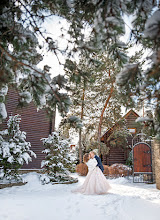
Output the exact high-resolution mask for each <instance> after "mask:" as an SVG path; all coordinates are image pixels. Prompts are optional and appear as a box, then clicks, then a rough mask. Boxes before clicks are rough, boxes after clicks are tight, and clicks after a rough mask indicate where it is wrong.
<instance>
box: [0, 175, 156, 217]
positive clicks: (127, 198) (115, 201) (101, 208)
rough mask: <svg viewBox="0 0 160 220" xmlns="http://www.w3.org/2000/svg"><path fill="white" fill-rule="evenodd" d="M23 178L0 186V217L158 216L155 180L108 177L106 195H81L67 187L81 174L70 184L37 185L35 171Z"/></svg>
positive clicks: (75, 185)
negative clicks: (19, 183)
mask: <svg viewBox="0 0 160 220" xmlns="http://www.w3.org/2000/svg"><path fill="white" fill-rule="evenodd" d="M74 176H76V177H77V175H76V174H75V175H74ZM25 178H26V180H27V181H28V184H26V185H24V186H20V187H12V188H6V189H1V190H0V220H89V219H92V220H95V219H96V220H97V219H98V220H105V219H106V220H142V219H145V220H159V219H160V191H159V190H157V189H156V188H155V184H153V185H148V184H141V183H139V184H135V183H132V179H130V180H127V179H125V178H118V179H113V180H109V183H110V184H111V186H112V190H110V193H109V194H107V195H82V194H73V193H71V190H72V189H74V188H76V187H77V186H79V185H81V184H82V183H83V181H84V179H85V177H78V178H79V182H78V183H76V184H71V185H63V184H59V185H51V184H48V185H41V184H40V182H39V179H38V174H36V173H30V174H27V175H25Z"/></svg>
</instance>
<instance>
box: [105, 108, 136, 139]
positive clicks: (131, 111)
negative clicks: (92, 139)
mask: <svg viewBox="0 0 160 220" xmlns="http://www.w3.org/2000/svg"><path fill="white" fill-rule="evenodd" d="M131 114H134V115H135V116H136V117H137V118H138V117H140V116H139V115H138V114H137V113H136V112H135V111H134V110H133V109H131V110H130V111H129V112H127V113H126V114H125V115H124V116H122V118H120V119H119V120H118V121H117V122H116V123H115V124H114V125H113V126H112V127H110V128H109V129H108V130H107V131H106V132H105V133H104V134H103V135H102V136H101V141H102V142H103V141H104V136H105V135H106V134H107V133H108V132H109V131H111V130H113V128H114V127H115V126H116V125H117V124H118V122H119V121H120V120H122V119H124V118H125V119H126V118H128V116H129V115H131Z"/></svg>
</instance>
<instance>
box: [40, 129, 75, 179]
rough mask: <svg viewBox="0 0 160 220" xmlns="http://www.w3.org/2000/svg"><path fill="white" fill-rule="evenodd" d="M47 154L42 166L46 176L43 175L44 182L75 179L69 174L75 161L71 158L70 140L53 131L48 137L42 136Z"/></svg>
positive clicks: (44, 151)
mask: <svg viewBox="0 0 160 220" xmlns="http://www.w3.org/2000/svg"><path fill="white" fill-rule="evenodd" d="M41 140H42V142H43V145H44V147H45V150H43V151H42V152H43V153H45V154H46V157H45V160H43V161H42V163H41V167H43V172H44V173H45V174H46V176H43V175H42V177H41V180H42V183H48V182H65V181H71V182H72V181H73V180H74V179H73V178H71V177H70V176H69V170H72V167H73V166H74V162H73V161H72V160H71V154H70V147H69V141H68V140H67V139H62V138H61V137H60V135H59V134H58V132H52V134H51V135H49V136H48V138H42V139H41Z"/></svg>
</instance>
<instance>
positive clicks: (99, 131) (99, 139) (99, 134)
mask: <svg viewBox="0 0 160 220" xmlns="http://www.w3.org/2000/svg"><path fill="white" fill-rule="evenodd" d="M113 90H114V86H113V84H112V87H111V89H110V93H109V96H108V98H107V100H106V102H105V105H104V107H103V109H102V112H101V116H100V120H99V125H98V143H99V144H98V150H99V154H100V153H101V146H100V143H101V128H102V121H103V115H104V112H105V110H106V108H107V105H108V103H109V100H110V98H111V97H112V93H113Z"/></svg>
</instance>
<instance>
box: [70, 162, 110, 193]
mask: <svg viewBox="0 0 160 220" xmlns="http://www.w3.org/2000/svg"><path fill="white" fill-rule="evenodd" d="M86 164H87V166H88V174H87V176H86V179H85V181H84V183H83V185H82V186H80V187H78V188H77V189H75V190H74V191H73V192H79V193H83V194H90V195H94V194H106V193H108V190H109V189H110V188H111V187H110V185H109V183H108V182H107V180H106V177H105V176H104V174H103V173H102V171H101V169H100V168H99V167H97V160H96V159H95V158H93V159H90V160H89V161H88V162H87V163H86Z"/></svg>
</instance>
